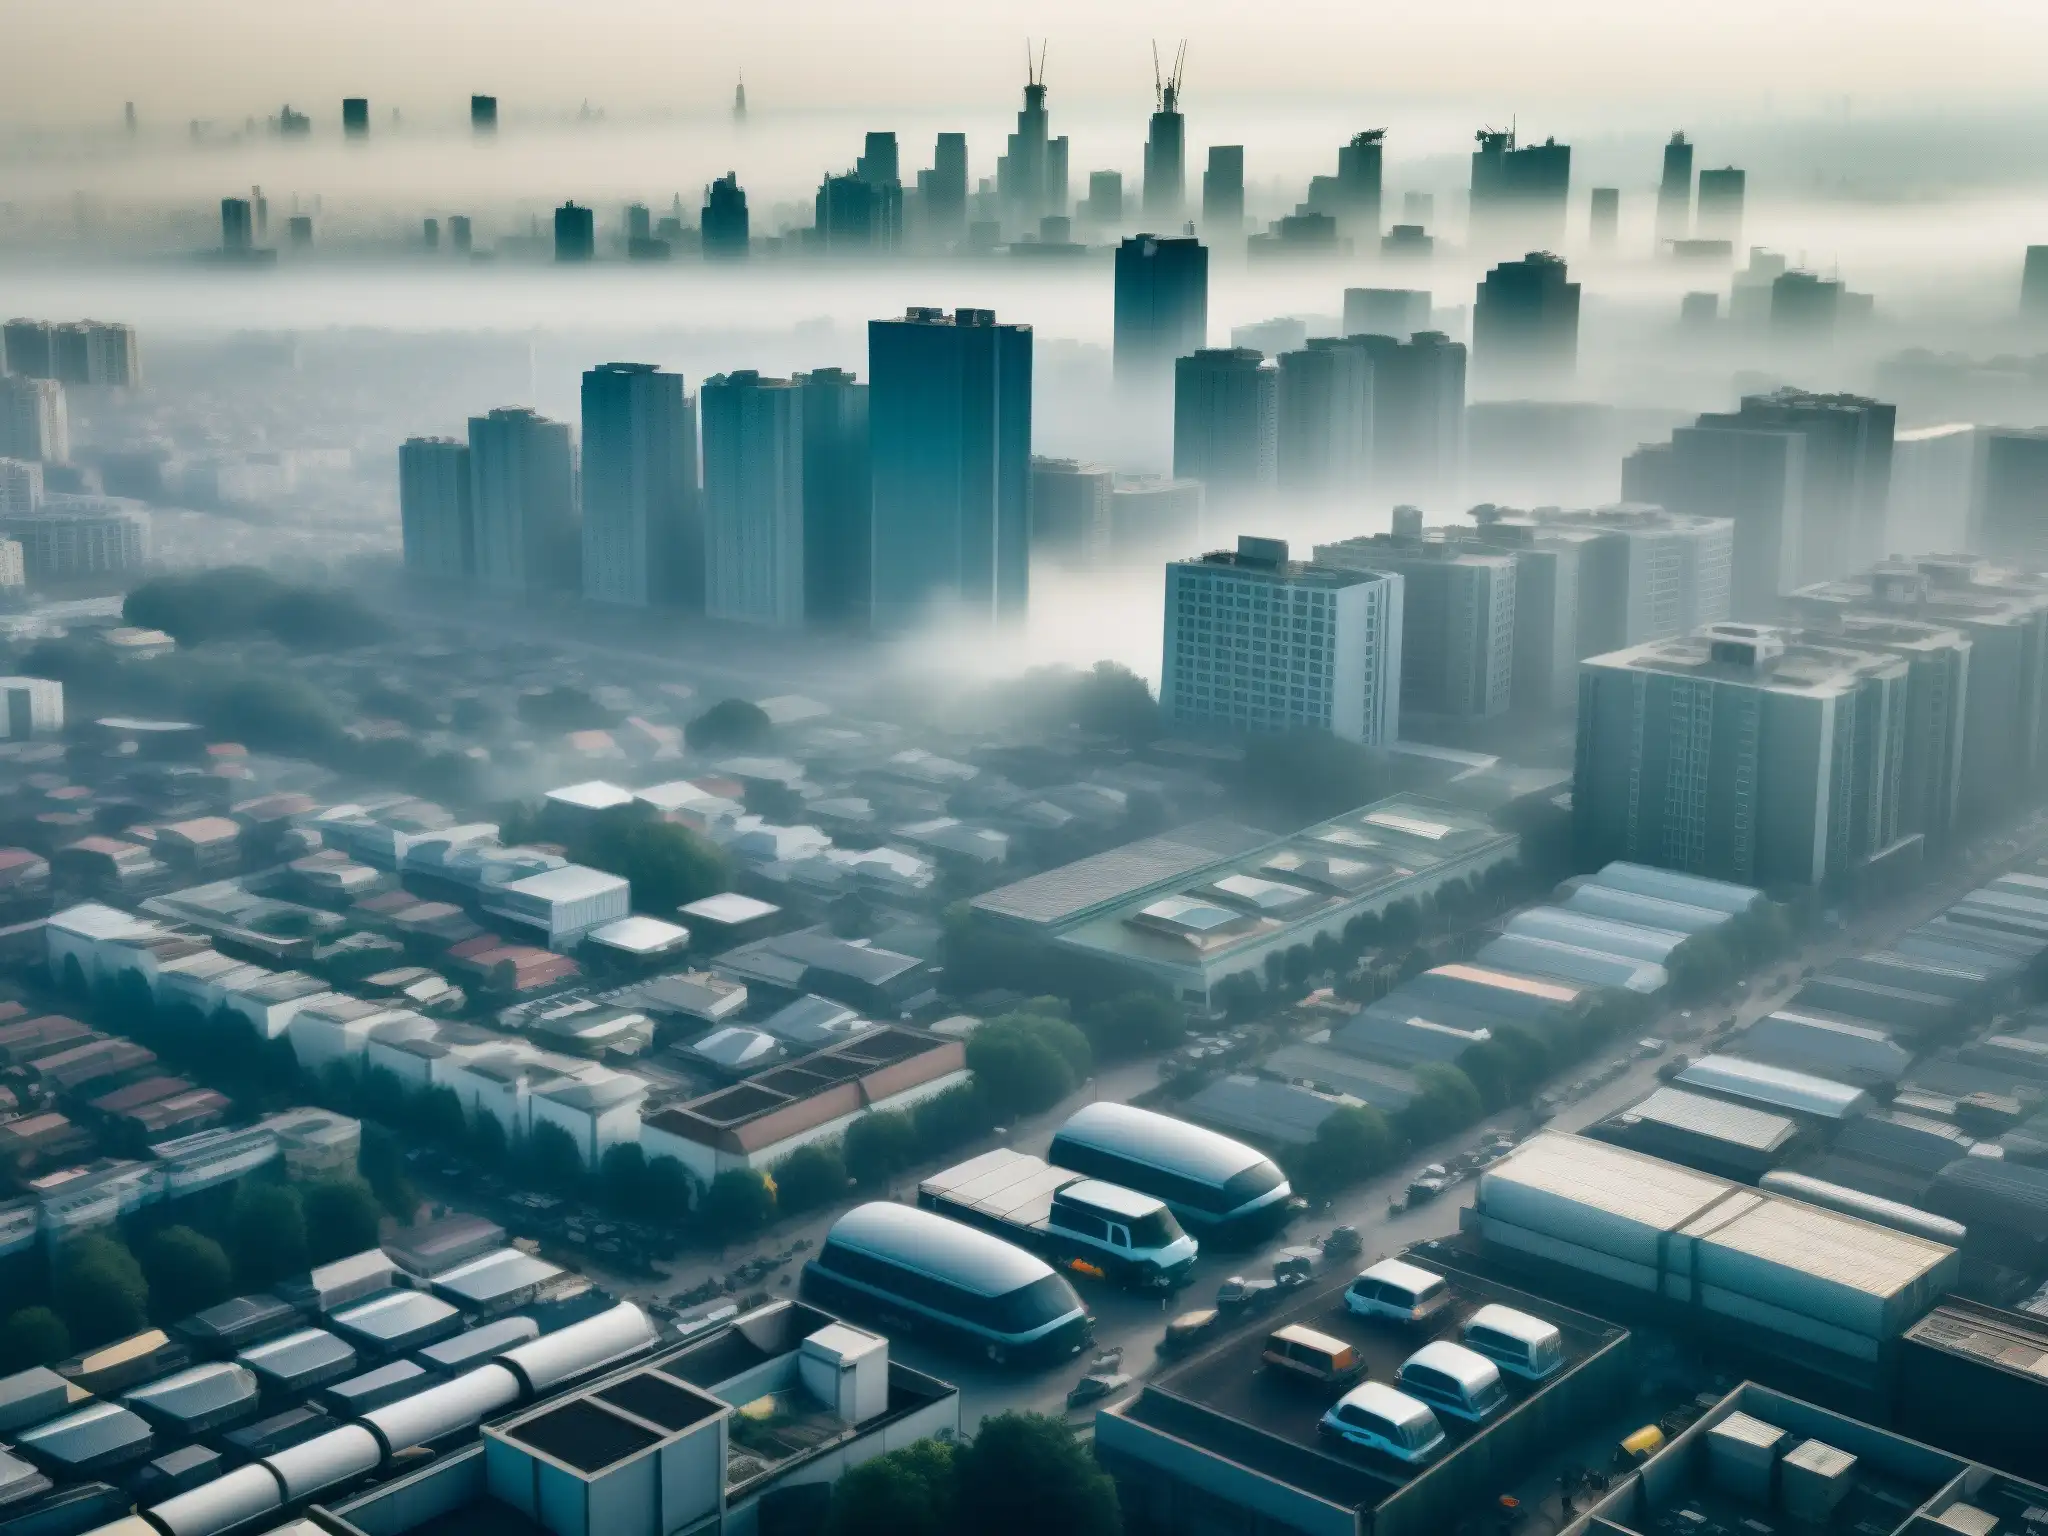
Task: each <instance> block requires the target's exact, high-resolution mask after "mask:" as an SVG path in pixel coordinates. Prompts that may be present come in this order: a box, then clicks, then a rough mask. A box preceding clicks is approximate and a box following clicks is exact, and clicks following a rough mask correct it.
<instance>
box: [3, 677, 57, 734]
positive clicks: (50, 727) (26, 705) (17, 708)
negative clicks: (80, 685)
mask: <svg viewBox="0 0 2048 1536" xmlns="http://www.w3.org/2000/svg"><path fill="white" fill-rule="evenodd" d="M63 729H64V685H63V684H62V683H59V682H54V681H52V680H51V679H49V678H46V677H0V741H27V740H29V739H30V738H31V737H35V736H54V735H56V734H57V733H58V732H60V731H62V730H63Z"/></svg>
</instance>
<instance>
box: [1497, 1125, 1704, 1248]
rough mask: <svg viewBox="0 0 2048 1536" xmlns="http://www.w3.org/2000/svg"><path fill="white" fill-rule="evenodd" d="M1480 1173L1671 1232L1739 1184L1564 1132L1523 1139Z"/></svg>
mask: <svg viewBox="0 0 2048 1536" xmlns="http://www.w3.org/2000/svg"><path fill="white" fill-rule="evenodd" d="M1480 1177H1481V1179H1482V1180H1485V1181H1499V1180H1511V1181H1513V1182H1515V1183H1519V1184H1526V1185H1529V1186H1530V1187H1531V1188H1534V1189H1540V1190H1542V1191H1544V1192H1545V1193H1548V1194H1553V1195H1559V1196H1562V1197H1564V1198H1566V1199H1569V1200H1572V1201H1575V1202H1578V1203H1581V1204H1584V1205H1590V1206H1592V1207H1593V1208H1594V1209H1595V1210H1601V1211H1606V1212H1607V1213H1608V1214H1610V1215H1614V1216H1623V1217H1626V1218H1628V1219H1629V1220H1631V1221H1640V1222H1645V1223H1647V1224H1649V1225H1651V1226H1655V1227H1659V1228H1663V1229H1665V1230H1667V1231H1670V1230H1676V1229H1677V1228H1679V1227H1682V1226H1684V1225H1685V1223H1686V1222H1688V1221H1690V1220H1691V1219H1692V1218H1693V1217H1694V1216H1695V1215H1696V1214H1698V1212H1699V1211H1700V1210H1701V1209H1703V1208H1704V1207H1705V1206H1707V1205H1708V1204H1709V1203H1711V1202H1712V1201H1714V1200H1717V1199H1719V1198H1720V1197H1721V1196H1723V1195H1725V1194H1727V1193H1728V1191H1729V1190H1730V1189H1732V1188H1734V1186H1733V1185H1731V1184H1729V1183H1728V1181H1727V1180H1725V1179H1717V1178H1713V1177H1711V1176H1710V1175H1708V1174H1704V1173H1696V1172H1694V1171H1693V1170H1692V1169H1690V1168H1682V1167H1680V1166H1679V1165H1678V1164H1677V1163H1667V1162H1665V1161H1664V1160H1663V1159H1662V1158H1657V1157H1647V1156H1645V1155H1643V1154H1642V1153H1640V1152H1629V1151H1625V1150H1623V1149H1622V1148H1620V1147H1610V1146H1607V1145H1605V1144H1604V1143H1602V1142H1597V1141H1591V1140H1588V1139H1587V1138H1585V1137H1583V1136H1567V1135H1564V1134H1562V1133H1560V1132H1546V1133H1544V1134H1543V1135H1540V1136H1536V1137H1533V1138H1531V1139H1530V1140H1528V1141H1525V1142H1523V1143H1522V1145H1521V1146H1519V1147H1517V1148H1516V1149H1515V1150H1514V1151H1513V1152H1512V1153H1510V1154H1509V1155H1508V1156H1507V1157H1506V1158H1504V1159H1503V1160H1502V1161H1500V1162H1498V1163H1496V1164H1494V1166H1493V1167H1491V1168H1489V1169H1487V1170H1486V1172H1485V1173H1483V1174H1482V1175H1480Z"/></svg>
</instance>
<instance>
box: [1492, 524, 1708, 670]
mask: <svg viewBox="0 0 2048 1536" xmlns="http://www.w3.org/2000/svg"><path fill="white" fill-rule="evenodd" d="M1527 516H1528V517H1529V518H1530V519H1531V520H1532V521H1533V522H1534V523H1536V524H1537V526H1538V527H1540V528H1543V529H1545V530H1549V529H1558V530H1565V529H1570V530H1575V531H1577V532H1580V533H1582V534H1585V535H1587V536H1588V537H1587V539H1586V542H1585V544H1584V545H1583V546H1582V550H1581V554H1580V563H1579V639H1578V653H1579V656H1580V657H1582V658H1583V657H1586V656H1600V655H1604V654H1605V653H1606V652H1608V651H1619V650H1626V649H1627V648H1628V647H1630V646H1632V645H1641V644H1643V643H1644V642H1645V641H1648V640H1666V639H1670V638H1672V637H1673V636H1677V635H1689V634H1691V633H1692V632H1693V631H1694V630H1696V629H1698V628H1699V627H1700V626H1701V625H1704V624H1712V623H1714V622H1715V621H1717V620H1720V619H1725V618H1727V617H1728V616H1729V579H1730V570H1731V567H1732V564H1733V561H1734V549H1735V525H1734V523H1733V522H1731V521H1730V520H1729V519H1727V518H1722V517H1693V516H1690V515H1688V514H1686V513H1683V512H1667V511H1665V510H1664V509H1663V508H1661V507H1645V506H1629V505H1622V506H1615V507H1601V508H1598V509H1595V510H1591V511H1578V512H1568V511H1564V510H1562V509H1560V508H1557V507H1538V508H1537V509H1536V510H1535V511H1534V512H1531V513H1528V514H1527ZM1574 687H1576V684H1575V685H1574Z"/></svg>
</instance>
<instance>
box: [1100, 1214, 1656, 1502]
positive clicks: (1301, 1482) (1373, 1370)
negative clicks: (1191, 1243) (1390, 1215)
mask: <svg viewBox="0 0 2048 1536" xmlns="http://www.w3.org/2000/svg"><path fill="white" fill-rule="evenodd" d="M1404 1257H1405V1258H1406V1259H1407V1260H1408V1261H1409V1262H1412V1263H1415V1264H1419V1265H1420V1266H1422V1267H1423V1268H1425V1269H1431V1270H1435V1271H1438V1272H1441V1273H1444V1274H1445V1276H1446V1278H1447V1279H1448V1280H1449V1282H1450V1286H1451V1294H1452V1303H1451V1305H1450V1306H1449V1307H1447V1308H1445V1309H1444V1311H1443V1312H1442V1313H1440V1314H1439V1315H1438V1316H1437V1318H1436V1319H1435V1321H1434V1322H1433V1324H1432V1325H1431V1326H1430V1327H1429V1328H1428V1329H1426V1330H1423V1329H1416V1330H1410V1329H1406V1328H1403V1327H1400V1326H1399V1325H1397V1324H1395V1323H1392V1322H1388V1321H1386V1320H1384V1319H1371V1318H1361V1317H1356V1316H1354V1315H1352V1313H1351V1312H1350V1311H1349V1310H1348V1309H1347V1308H1346V1307H1345V1305H1344V1289H1345V1287H1346V1286H1347V1285H1349V1284H1350V1282H1351V1280H1352V1278H1353V1276H1354V1275H1356V1273H1357V1271H1358V1268H1360V1267H1363V1266H1362V1265H1360V1266H1356V1267H1352V1266H1347V1267H1344V1268H1341V1269H1338V1270H1333V1271H1331V1272H1330V1273H1329V1274H1328V1275H1327V1276H1318V1277H1317V1279H1316V1281H1315V1282H1314V1285H1315V1289H1314V1293H1313V1294H1312V1295H1310V1296H1308V1297H1306V1298H1304V1299H1303V1300H1301V1301H1299V1302H1298V1303H1296V1304H1295V1305H1294V1306H1292V1307H1288V1308H1286V1309H1284V1310H1282V1311H1278V1312H1274V1313H1272V1314H1270V1315H1269V1316H1268V1317H1266V1318H1264V1319H1262V1320H1260V1321H1259V1322H1258V1323H1256V1324H1253V1325H1251V1326H1248V1327H1246V1328H1244V1329H1242V1330H1241V1331H1239V1332H1236V1333H1234V1334H1232V1335H1231V1336H1230V1337H1229V1338H1227V1339H1225V1340H1224V1341H1223V1342H1221V1343H1219V1344H1217V1345H1215V1346H1213V1347H1211V1348H1210V1349H1208V1350H1206V1351H1204V1352H1203V1353H1201V1354H1198V1355H1195V1356H1193V1357H1191V1358H1190V1359H1188V1360H1185V1361H1183V1362H1181V1363H1180V1364H1177V1365H1175V1366H1172V1367H1170V1368H1169V1369H1167V1370H1165V1371H1162V1372H1161V1373H1160V1374H1159V1375H1157V1376H1155V1377H1153V1378H1152V1387H1151V1388H1148V1390H1147V1391H1146V1392H1144V1393H1142V1394H1140V1396H1139V1397H1138V1398H1136V1399H1133V1400H1132V1401H1131V1402H1130V1403H1128V1404H1125V1405H1123V1406H1122V1407H1120V1408H1119V1409H1118V1410H1117V1411H1118V1412H1120V1413H1124V1414H1126V1415H1127V1416H1128V1417H1132V1418H1135V1419H1137V1420H1138V1421H1139V1422H1141V1423H1150V1424H1154V1425H1156V1427H1158V1428H1160V1429H1161V1430H1163V1431H1164V1432H1166V1433H1168V1434H1172V1435H1176V1436H1178V1437H1180V1438H1183V1439H1190V1440H1193V1441H1194V1442H1195V1443H1197V1444H1199V1445H1202V1446H1204V1447H1206V1448H1209V1449H1210V1450H1212V1451H1213V1452H1214V1453H1215V1454H1218V1455H1222V1456H1225V1457H1227V1458H1229V1459H1230V1460H1233V1461H1236V1462H1239V1463H1240V1464H1242V1465H1245V1466H1248V1467H1250V1468H1251V1469H1252V1470H1253V1471H1255V1472H1260V1473H1263V1474H1265V1475H1267V1476H1270V1477H1274V1478H1278V1479H1279V1480H1281V1481H1283V1482H1286V1483H1289V1484H1292V1485H1293V1486H1296V1487H1300V1488H1304V1489H1307V1490H1309V1491H1311V1492H1315V1493H1317V1494H1318V1495H1319V1496H1321V1497H1324V1498H1329V1499H1333V1500H1335V1501H1336V1502H1338V1503H1343V1504H1351V1505H1358V1506H1370V1505H1375V1504H1378V1503H1379V1502H1380V1501H1381V1500H1382V1499H1384V1498H1385V1497H1386V1496H1387V1495H1389V1494H1391V1493H1392V1492H1393V1491H1395V1490H1396V1489H1398V1488H1400V1487H1401V1486H1402V1485H1403V1484H1405V1483H1407V1482H1408V1481H1410V1480H1411V1479H1412V1478H1413V1477H1415V1476H1416V1475H1417V1474H1418V1473H1419V1472H1421V1471H1423V1470H1425V1468H1417V1467H1409V1466H1406V1465H1404V1464H1403V1463H1401V1462H1399V1461H1396V1460H1394V1459H1393V1458H1392V1457H1389V1456H1383V1455H1380V1454H1378V1453H1376V1452H1372V1451H1367V1450H1364V1449H1361V1448H1359V1447H1356V1446H1351V1445H1347V1444H1344V1443H1343V1442H1340V1441H1337V1440H1332V1439H1328V1438H1326V1437H1324V1436H1323V1435H1322V1434H1320V1433H1319V1432H1318V1430H1317V1428H1316V1425H1317V1422H1318V1421H1319V1420H1320V1419H1321V1418H1322V1416H1323V1414H1324V1413H1325V1412H1326V1411H1327V1410H1328V1409H1329V1408H1330V1406H1331V1405H1332V1404H1333V1403H1335V1402H1336V1401H1337V1399H1338V1398H1339V1397H1340V1396H1341V1395H1342V1393H1341V1392H1339V1391H1338V1390H1337V1389H1335V1388H1329V1387H1319V1386H1316V1385H1314V1384H1312V1383H1308V1382H1304V1381H1302V1380H1301V1379H1300V1378H1298V1377H1296V1376H1294V1375H1292V1374H1291V1373H1286V1372H1281V1371H1276V1370H1271V1369H1268V1368H1267V1367H1266V1366H1265V1365H1264V1364H1263V1362H1262V1361H1261V1359H1260V1354H1261V1352H1262V1351H1263V1350H1264V1349H1265V1345H1266V1338H1267V1335H1268V1334H1270V1333H1271V1332H1272V1331H1273V1330H1274V1329H1276V1328H1279V1327H1282V1326H1284V1325H1286V1324H1289V1323H1300V1324H1304V1325H1306V1326H1307V1327H1310V1328H1313V1329H1314V1330H1315V1331H1316V1332H1318V1333H1325V1334H1329V1335H1331V1336H1332V1337H1334V1338H1339V1339H1342V1340H1344V1341H1345V1342H1346V1343H1348V1344H1350V1345H1351V1346H1353V1347H1354V1348H1355V1349H1356V1350H1357V1351H1358V1353H1359V1356H1360V1358H1361V1359H1363V1360H1364V1361H1365V1364H1366V1371H1367V1375H1366V1377H1365V1378H1364V1379H1367V1380H1371V1381H1377V1382H1381V1383H1383V1384H1387V1385H1392V1384H1393V1383H1394V1378H1395V1374H1396V1373H1397V1372H1398V1371H1399V1370H1400V1368H1401V1363H1402V1362H1403V1361H1405V1360H1406V1359H1407V1358H1408V1357H1409V1356H1410V1355H1412V1354H1414V1353H1415V1351H1417V1350H1418V1349H1420V1348H1422V1346H1423V1345H1424V1344H1426V1343H1429V1342H1430V1341H1432V1340H1435V1339H1444V1340H1448V1341H1449V1342H1451V1343H1456V1342H1457V1341H1458V1338H1459V1330H1460V1329H1461V1328H1462V1327H1463V1325H1464V1323H1465V1320H1466V1319H1467V1318H1469V1317H1470V1316H1471V1315H1472V1314H1473V1313H1474V1312H1476V1311H1478V1310H1479V1308H1481V1307H1483V1306H1486V1305H1488V1304H1489V1303H1498V1304H1500V1305H1502V1306H1508V1307H1513V1308H1514V1309H1515V1310H1516V1311H1519V1312H1526V1313H1528V1314H1529V1315H1531V1316H1532V1317H1537V1318H1541V1319H1542V1320H1543V1321H1544V1322H1547V1323H1550V1324H1552V1325H1554V1326H1555V1327H1556V1328H1557V1330H1558V1333H1559V1334H1560V1336H1561V1338H1562V1341H1563V1344H1564V1352H1565V1364H1564V1368H1563V1369H1562V1370H1560V1371H1559V1372H1558V1373H1557V1374H1556V1375H1554V1376H1552V1377H1550V1378H1549V1379H1548V1380H1547V1381H1543V1382H1528V1381H1524V1380H1522V1378H1520V1377H1519V1376H1514V1375H1510V1374H1508V1373H1507V1372H1502V1373H1501V1380H1502V1381H1503V1383H1505V1385H1506V1386H1507V1389H1508V1399H1509V1406H1508V1407H1507V1408H1505V1409H1503V1410H1502V1411H1501V1412H1500V1413H1498V1414H1496V1415H1495V1416H1493V1417H1492V1418H1490V1419H1489V1420H1487V1422H1486V1423H1485V1424H1467V1423H1465V1422H1463V1421H1462V1420H1458V1419H1454V1418H1452V1417H1451V1416H1450V1415H1448V1414H1442V1415H1439V1419H1440V1421H1441V1422H1442V1424H1443V1428H1444V1433H1445V1435H1446V1436H1447V1437H1448V1444H1447V1445H1446V1447H1445V1449H1444V1450H1443V1451H1442V1452H1441V1453H1439V1454H1438V1455H1437V1456H1436V1457H1435V1458H1433V1460H1432V1461H1431V1462H1430V1463H1428V1464H1427V1465H1428V1466H1432V1467H1433V1466H1440V1465H1442V1463H1443V1462H1444V1460H1445V1459H1446V1458H1447V1457H1449V1456H1451V1455H1454V1454H1455V1453H1456V1451H1457V1449H1458V1447H1460V1446H1461V1445H1463V1444H1464V1443H1465V1442H1466V1441H1468V1440H1470V1439H1472V1438H1473V1437H1474V1436H1475V1435H1477V1434H1479V1433H1481V1432H1483V1431H1484V1430H1487V1429H1489V1428H1491V1427H1492V1426H1494V1425H1497V1424H1499V1423H1500V1422H1502V1420H1503V1419H1505V1418H1507V1417H1508V1416H1509V1415H1510V1414H1512V1413H1513V1412H1514V1411H1515V1410H1516V1409H1517V1408H1519V1407H1520V1406H1521V1405H1522V1404H1523V1403H1525V1402H1526V1401H1528V1399H1529V1398H1530V1397H1532V1396H1534V1395H1535V1394H1536V1393H1538V1392H1541V1391H1544V1390H1546V1389H1548V1388H1549V1387H1551V1386H1554V1385H1555V1384H1557V1383H1558V1382H1560V1381H1562V1380H1564V1379H1565V1378H1567V1377H1568V1376H1569V1375H1570V1374H1571V1373H1572V1372H1573V1371H1575V1370H1576V1369H1577V1368H1578V1367H1579V1366H1580V1365H1582V1364H1583V1363H1584V1362H1585V1361H1587V1360H1589V1359H1591V1358H1592V1357H1593V1356H1594V1355H1596V1354H1598V1353H1600V1351H1602V1350H1603V1349H1605V1348H1607V1347H1608V1346H1609V1345H1611V1344H1613V1343H1616V1342H1617V1341H1620V1340H1622V1339H1625V1338H1626V1337H1627V1330H1626V1329H1624V1328H1622V1327H1620V1326H1618V1325H1616V1324H1613V1323H1607V1322H1603V1321H1601V1320H1600V1319H1598V1318H1594V1317H1589V1316H1587V1315H1586V1314H1584V1313H1580V1312H1574V1311H1572V1310H1571V1309H1570V1308H1568V1307H1562V1306H1559V1305H1558V1304H1556V1303H1555V1302H1552V1301H1549V1300H1546V1299H1544V1298H1541V1297H1537V1296H1532V1295H1529V1294H1528V1293H1526V1292H1523V1291H1518V1290H1515V1289H1514V1288H1513V1287H1511V1286H1505V1285H1500V1284H1497V1283H1495V1282H1493V1281H1489V1280H1484V1279H1481V1278H1480V1277H1478V1276H1475V1275H1471V1274H1469V1273H1464V1272H1460V1271H1455V1270H1448V1269H1444V1268H1442V1267H1441V1266H1439V1265H1438V1264H1436V1263H1433V1262H1432V1259H1431V1256H1430V1254H1429V1253H1428V1252H1426V1251H1420V1252H1416V1253H1413V1254H1410V1255H1404ZM1153 1389H1156V1391H1155V1390H1153ZM1160 1394H1165V1395H1167V1396H1168V1397H1169V1398H1170V1399H1178V1400H1179V1401H1178V1403H1176V1402H1173V1401H1167V1402H1159V1401H1157V1400H1156V1399H1157V1397H1158V1396H1159V1395H1160ZM1148 1399H1154V1400H1153V1401H1150V1402H1148V1401H1147V1400H1148ZM1182 1405H1186V1407H1183V1406H1182ZM1186 1408H1193V1409H1196V1410H1206V1411H1207V1413H1208V1414H1213V1415H1220V1416H1221V1417H1222V1419H1223V1420H1225V1421H1227V1423H1228V1424H1229V1425H1232V1426H1241V1427H1242V1428H1243V1429H1246V1430H1250V1431H1253V1432H1254V1433H1238V1432H1236V1431H1234V1430H1232V1429H1224V1430H1223V1433H1224V1437H1225V1438H1224V1443H1220V1444H1219V1443H1214V1442H1213V1441H1212V1438H1211V1435H1210V1431H1211V1430H1212V1429H1215V1428H1218V1427H1219V1426H1217V1423H1216V1420H1215V1419H1212V1418H1207V1417H1205V1416H1204V1415H1203V1414H1202V1413H1200V1412H1196V1413H1189V1412H1187V1411H1186ZM1176 1425H1179V1427H1178V1428H1177V1427H1175V1426H1176ZM1268 1437H1270V1438H1268Z"/></svg>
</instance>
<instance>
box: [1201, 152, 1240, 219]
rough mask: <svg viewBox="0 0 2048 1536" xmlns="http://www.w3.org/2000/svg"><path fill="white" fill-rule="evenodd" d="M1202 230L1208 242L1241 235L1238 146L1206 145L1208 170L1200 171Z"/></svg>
mask: <svg viewBox="0 0 2048 1536" xmlns="http://www.w3.org/2000/svg"><path fill="white" fill-rule="evenodd" d="M1202 230H1203V233H1205V234H1207V235H1208V236H1209V237H1210V238H1211V239H1214V238H1215V237H1216V236H1217V235H1218V234H1230V235H1240V234H1243V233H1244V146H1243V145H1242V144H1211V145H1210V146H1209V168H1208V169H1207V170H1205V171H1204V172H1202Z"/></svg>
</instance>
